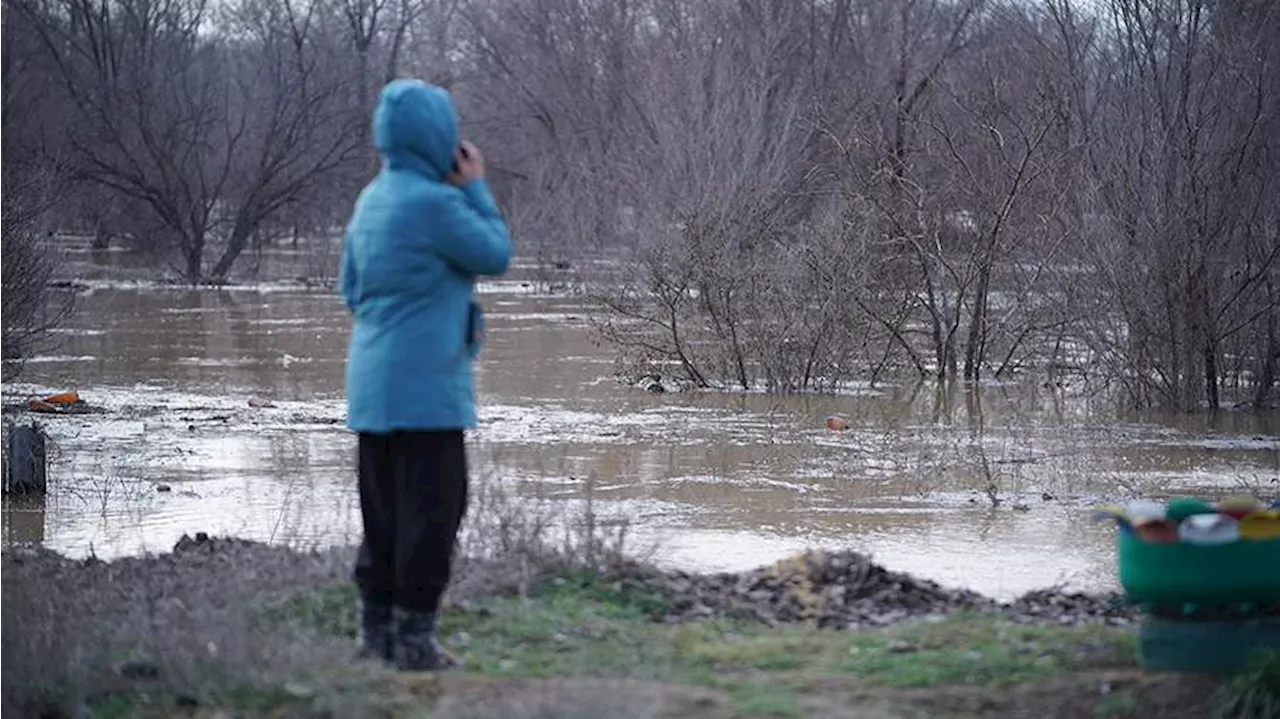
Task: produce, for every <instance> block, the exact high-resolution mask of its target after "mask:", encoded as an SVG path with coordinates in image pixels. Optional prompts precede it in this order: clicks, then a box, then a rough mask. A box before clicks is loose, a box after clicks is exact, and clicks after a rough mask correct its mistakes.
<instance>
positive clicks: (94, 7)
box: [21, 0, 358, 282]
mask: <svg viewBox="0 0 1280 719" xmlns="http://www.w3.org/2000/svg"><path fill="white" fill-rule="evenodd" d="M21 7H22V9H23V10H24V12H25V14H26V17H27V18H28V19H29V20H30V21H31V22H32V23H33V25H34V26H35V27H36V28H37V31H38V33H39V36H40V38H41V39H42V40H43V45H44V48H45V51H46V57H47V59H48V60H50V61H51V62H52V63H53V64H54V66H55V67H56V68H57V73H58V76H59V79H60V80H61V82H62V85H63V87H64V88H65V90H66V94H67V97H68V99H69V102H70V103H71V106H72V107H73V108H74V113H75V116H74V119H73V123H72V126H71V131H70V133H69V143H70V147H71V148H72V149H73V150H74V151H75V153H76V157H77V159H78V161H79V163H80V164H81V166H82V167H83V172H84V174H85V175H86V176H87V177H89V178H91V179H92V180H93V181H95V182H97V183H99V184H101V185H103V186H105V187H107V188H109V189H110V190H112V191H114V192H116V193H118V194H119V195H121V196H123V197H129V198H133V199H135V200H137V201H139V202H140V203H142V205H143V206H144V207H145V208H146V209H147V210H148V214H149V215H150V216H151V217H152V218H153V219H154V223H153V228H154V231H153V236H152V237H151V238H149V239H151V240H153V241H154V242H158V243H160V244H161V245H162V246H165V247H173V248H174V249H176V250H177V251H178V254H179V256H180V258H181V263H180V270H181V272H182V274H183V276H184V277H185V278H186V279H187V280H188V281H191V282H199V281H201V280H203V279H205V278H206V277H209V276H211V277H213V278H214V279H218V280H221V279H223V278H225V277H226V275H227V274H228V273H229V272H230V270H231V268H232V266H233V264H234V262H235V260H236V258H237V257H238V256H239V254H240V253H241V252H242V251H243V250H244V248H245V246H246V244H247V240H248V238H249V237H250V236H251V235H252V233H253V232H254V230H255V229H256V228H257V226H258V225H259V224H260V223H261V222H262V221H263V220H264V219H266V218H267V217H269V216H270V215H271V214H272V213H274V212H275V211H277V210H279V209H280V208H281V207H282V206H284V205H285V204H288V203H289V202H292V201H294V200H295V199H296V198H297V197H298V196H299V195H301V194H302V192H303V190H305V188H306V187H307V186H308V185H309V184H311V183H315V182H318V181H321V180H322V179H323V178H324V177H325V176H326V175H327V174H328V173H330V172H331V171H333V170H334V169H336V168H338V167H340V166H342V165H343V163H345V162H346V161H347V160H348V159H349V158H350V157H351V154H352V151H353V149H354V147H356V146H357V143H358V133H354V132H352V129H353V127H354V122H355V115H354V114H353V108H352V106H351V104H350V103H349V102H348V101H347V100H346V99H345V98H344V97H343V93H342V92H341V90H342V89H343V88H344V87H345V86H346V84H347V83H348V77H349V76H348V74H347V73H345V72H343V69H342V65H341V63H340V58H339V57H335V55H334V53H333V51H332V50H333V48H332V47H331V46H329V45H328V44H327V43H326V41H325V39H324V38H322V37H319V35H320V34H321V33H320V31H317V30H316V29H315V25H313V24H310V23H306V22H301V23H300V22H298V18H297V16H296V15H294V14H290V12H289V9H290V6H288V5H287V4H285V5H283V6H282V5H281V4H279V3H275V4H273V3H257V4H245V5H242V6H240V7H237V8H231V9H229V11H227V12H225V13H223V15H224V17H222V18H214V17H212V14H213V13H211V12H210V11H209V9H208V8H207V7H206V5H205V4H204V3H203V0H164V1H163V2H158V3H157V2H151V1H150V0H118V1H116V2H110V3H102V4H93V3H88V2H85V1H84V0H58V1H57V2H54V3H51V4H49V5H47V6H46V5H38V4H36V3H35V2H26V3H23V4H22V5H21ZM218 20H221V22H219V21H218ZM353 135H354V136H355V137H353ZM210 250H212V251H214V252H215V253H216V257H217V259H216V261H215V262H214V263H213V265H212V267H211V268H209V269H208V271H207V273H206V265H205V262H206V259H207V257H206V256H207V254H209V251H210Z"/></svg>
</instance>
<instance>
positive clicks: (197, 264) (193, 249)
mask: <svg viewBox="0 0 1280 719" xmlns="http://www.w3.org/2000/svg"><path fill="white" fill-rule="evenodd" d="M184 254H185V255H186V257H185V258H184V259H186V261H187V267H186V280H187V282H190V283H191V284H193V285H195V284H199V283H200V280H202V279H204V237H199V238H194V239H192V240H191V242H190V243H188V244H187V246H186V252H185V253H184Z"/></svg>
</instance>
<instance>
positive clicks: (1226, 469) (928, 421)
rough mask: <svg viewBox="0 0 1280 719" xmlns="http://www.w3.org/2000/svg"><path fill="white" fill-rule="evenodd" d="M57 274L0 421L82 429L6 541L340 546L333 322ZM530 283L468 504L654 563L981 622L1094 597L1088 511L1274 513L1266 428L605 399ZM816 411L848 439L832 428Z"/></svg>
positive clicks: (927, 395) (585, 325)
mask: <svg viewBox="0 0 1280 719" xmlns="http://www.w3.org/2000/svg"><path fill="white" fill-rule="evenodd" d="M69 257H70V259H71V264H70V265H69V267H70V270H69V271H70V272H71V274H73V275H75V276H77V277H79V278H87V280H88V281H87V284H86V287H87V289H85V290H84V291H82V292H81V293H80V295H79V297H78V300H77V311H76V313H75V314H74V315H73V316H72V317H71V319H70V320H69V321H68V322H67V323H66V325H65V326H64V328H63V329H62V330H61V331H60V333H59V336H58V340H59V342H58V344H57V345H56V346H55V347H52V348H50V349H49V350H48V351H47V353H46V354H44V355H42V356H40V357H38V358H36V360H35V361H33V362H31V363H30V364H28V366H27V368H26V372H25V373H24V374H23V376H22V377H21V378H20V379H19V381H17V382H15V383H8V384H6V385H5V387H4V401H5V403H6V404H9V403H14V402H19V401H21V400H24V399H26V398H27V397H30V396H33V395H38V394H40V393H44V392H50V391H61V390H65V389H76V390H78V391H80V393H81V396H82V398H83V399H85V400H86V401H87V402H88V403H89V404H91V405H93V406H94V407H97V408H101V409H102V410H103V411H102V412H101V413H97V414H88V415H77V416H65V417H62V416H60V417H42V418H41V420H42V421H43V422H45V424H46V426H47V428H48V431H49V433H50V435H51V437H52V438H53V440H54V442H55V444H56V448H55V450H54V452H53V456H52V464H51V466H50V482H51V491H50V494H49V496H48V497H47V498H46V499H44V500H43V501H40V502H36V503H31V502H19V501H17V500H14V501H10V498H8V497H6V500H5V511H4V541H5V543H6V545H8V544H11V543H16V542H42V543H44V544H45V545H46V546H49V547H51V548H53V549H56V550H58V551H61V552H64V553H67V554H70V555H73V556H85V555H88V554H91V553H92V554H95V555H96V556H98V557H102V558H111V557H116V556H120V555H124V554H131V553H138V552H144V551H164V550H166V549H168V548H169V547H171V546H172V545H173V543H174V542H175V541H176V540H177V539H178V538H179V537H180V536H181V535H182V534H184V533H194V532H197V531H204V532H209V533H211V534H224V533H225V534H235V535H238V536H243V537H248V538H254V539H260V540H265V541H275V542H288V543H290V544H295V545H299V546H314V545H329V544H343V543H352V542H355V541H357V540H358V538H359V533H360V528H359V519H358V503H357V498H356V491H355V486H354V462H353V460H354V440H353V437H352V436H351V435H350V434H349V433H348V432H346V430H345V429H344V428H343V420H344V405H343V362H344V354H345V350H346V338H347V333H348V329H349V320H348V318H347V316H346V312H345V309H344V308H343V306H342V305H341V302H340V301H339V299H338V298H337V296H336V295H335V294H334V293H333V292H332V291H331V290H329V289H327V287H324V286H320V287H313V288H308V287H306V286H304V285H302V284H301V283H298V282H294V281H267V282H261V283H255V284H250V285H246V286H241V287H235V288H230V289H200V290H193V289H187V288H179V287H172V286H165V285H161V284H157V283H147V282H133V281H121V279H120V278H122V277H125V278H127V277H130V276H138V275H139V271H140V270H141V269H144V268H145V263H146V261H145V260H142V259H141V258H133V257H131V256H130V255H129V254H128V253H120V252H114V253H100V254H96V255H91V254H89V253H87V252H83V251H79V250H75V251H72V252H71V253H70V255H69ZM272 262H274V263H276V265H278V267H276V269H274V270H271V268H270V265H271V263H272ZM300 262H301V260H299V258H298V256H294V255H291V254H289V253H287V252H277V253H275V254H271V253H268V254H267V255H266V263H265V265H264V267H267V268H268V269H267V270H266V271H265V272H268V273H270V272H273V273H274V275H275V276H279V277H291V276H292V275H291V274H290V273H289V268H294V271H293V274H300V273H305V269H303V270H300V271H299V270H296V267H297V266H298V265H299V263H300ZM281 268H284V269H281ZM533 275H534V272H533V269H532V268H530V267H527V266H519V267H517V268H516V269H515V270H514V271H513V272H512V273H511V275H510V276H508V277H507V278H504V279H503V280H501V281H494V282H486V283H483V284H482V285H481V288H480V294H481V300H482V302H483V303H484V305H485V307H486V310H487V312H488V334H487V337H486V343H485V349H484V353H483V355H482V360H481V362H480V364H479V367H478V376H477V386H478V391H479V403H480V406H481V416H482V421H481V426H480V427H479V428H478V429H477V430H476V431H475V432H474V433H472V435H471V438H470V439H471V443H472V451H473V459H472V466H473V469H474V473H475V475H476V477H475V480H474V481H476V482H480V481H485V482H495V481H496V482H500V483H501V484H502V485H503V486H505V487H510V488H513V491H515V492H516V493H518V494H519V495H520V496H522V497H524V498H525V499H527V500H529V502H530V506H531V507H533V506H535V505H536V507H537V508H538V509H537V510H536V511H549V512H552V513H560V514H561V515H562V516H575V513H580V512H581V511H582V508H583V506H584V504H585V502H586V501H587V500H588V498H589V499H590V501H591V503H592V506H593V507H594V509H595V511H596V512H597V513H598V514H599V515H601V516H602V517H605V518H614V519H620V520H625V521H626V522H627V523H628V525H629V533H630V536H631V538H632V541H633V542H634V543H635V544H634V545H633V546H635V547H636V548H649V549H651V551H652V552H653V557H654V558H655V560H656V561H659V562H661V563H665V564H669V565H675V566H682V567H687V568H692V569H702V570H721V569H742V568H747V567H753V566H757V565H759V564H763V563H767V562H770V561H773V560H775V559H778V558H781V557H782V556H785V555H787V554H790V553H793V552H796V551H799V550H802V549H805V548H811V547H821V548H837V547H840V548H855V549H858V550H862V551H865V552H869V553H870V554H872V555H873V556H874V557H875V559H876V560H877V561H879V562H880V563H882V564H884V565H886V566H888V567H890V568H892V569H899V570H904V571H909V572H912V573H915V574H918V575H921V576H924V577H927V578H931V579H934V580H937V581H939V582H942V583H944V584H947V585H954V586H966V587H969V588H972V589H975V590H978V591H981V592H984V593H987V594H990V595H993V596H996V597H1000V598H1009V597H1011V596H1013V595H1016V594H1019V593H1021V592H1024V591H1027V590H1030V589H1036V588H1043V587H1047V586H1049V585H1053V584H1065V585H1066V586H1068V587H1071V588H1079V589H1085V590H1107V589H1111V588H1114V587H1115V579H1114V573H1115V564H1114V558H1113V553H1112V541H1113V536H1112V535H1113V531H1112V530H1111V529H1109V528H1108V527H1107V526H1104V525H1099V524H1095V523H1094V522H1092V521H1091V520H1090V510H1091V508H1093V507H1094V506H1096V505H1097V504H1100V503H1103V502H1106V501H1111V500H1116V499H1123V498H1126V497H1131V496H1136V495H1149V496H1150V495H1158V496H1164V495H1170V494H1174V493H1181V492H1195V493H1199V494H1202V495H1206V496H1218V495H1222V494H1230V493H1233V492H1236V491H1240V490H1246V491H1260V492H1263V493H1266V494H1275V493H1280V483H1278V481H1277V477H1280V415H1278V414H1277V413H1275V412H1272V413H1261V414H1249V413H1243V412H1228V413H1223V414H1221V415H1219V416H1217V417H1214V418H1210V417H1209V416H1207V415H1197V416H1183V417H1160V416H1146V417H1132V416H1130V417H1126V416H1123V415H1119V414H1117V413H1116V412H1114V410H1112V409H1110V408H1109V406H1108V405H1107V404H1106V403H1105V402H1103V401H1101V400H1098V399H1089V398H1082V397H1072V396H1071V388H1070V387H1068V388H1066V389H1054V390H1052V391H1051V390H1049V389H1045V388H1043V387H1040V386H1038V385H1036V384H1034V383H1031V384H1026V385H1017V384H1012V385H988V386H983V387H982V388H980V389H978V390H976V391H965V390H964V389H959V390H956V391H953V392H951V393H949V394H948V393H941V394H940V393H939V392H937V391H935V389H934V388H933V387H932V386H931V385H922V386H886V387H878V388H875V389H860V390H850V391H848V392H846V393H844V394H840V395H837V396H829V397H815V396H809V397H793V398H781V397H775V396H769V395H765V394H762V393H742V392H737V393H729V392H725V393H722V392H668V393H662V394H656V393H651V392H648V391H645V390H644V389H642V388H637V387H633V386H630V385H628V384H627V383H625V382H622V381H620V380H619V379H617V378H616V377H615V365H614V358H613V356H612V354H611V352H610V349H609V348H608V347H602V346H598V344H597V343H596V341H595V338H594V336H593V333H592V330H591V323H590V316H591V312H592V308H591V306H590V305H589V304H588V303H587V302H586V301H585V300H584V299H581V298H579V297H575V296H572V295H569V294H554V293H551V292H548V291H544V290H545V289H546V286H545V285H542V284H539V283H537V282H534V281H532V277H533ZM251 399H254V400H255V402H254V404H260V403H259V402H257V401H256V400H258V399H266V400H270V402H271V403H272V404H273V406H271V407H257V408H255V407H253V406H250V400H251ZM831 414H839V415H841V416H843V417H846V418H848V420H849V422H850V425H851V427H850V429H849V430H848V431H845V432H838V433H837V432H832V431H829V430H827V429H826V428H825V427H824V418H825V417H827V416H828V415H831ZM530 511H535V510H533V509H531V510H530Z"/></svg>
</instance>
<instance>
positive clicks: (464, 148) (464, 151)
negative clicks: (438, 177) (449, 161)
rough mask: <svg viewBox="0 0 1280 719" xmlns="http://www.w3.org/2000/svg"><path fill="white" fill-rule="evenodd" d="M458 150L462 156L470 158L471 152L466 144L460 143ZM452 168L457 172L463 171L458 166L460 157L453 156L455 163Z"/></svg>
mask: <svg viewBox="0 0 1280 719" xmlns="http://www.w3.org/2000/svg"><path fill="white" fill-rule="evenodd" d="M458 152H460V153H462V156H463V157H466V158H468V159H469V158H470V157H471V153H469V152H467V146H466V145H458ZM450 169H451V171H452V172H454V173H455V174H456V173H458V172H461V169H460V168H459V167H458V158H456V157H455V158H453V165H452V166H451V167H450Z"/></svg>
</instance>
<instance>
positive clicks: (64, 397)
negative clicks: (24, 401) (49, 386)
mask: <svg viewBox="0 0 1280 719" xmlns="http://www.w3.org/2000/svg"><path fill="white" fill-rule="evenodd" d="M44 401H45V402H48V403H49V404H80V393H78V392H74V391H73V392H60V393H58V394H51V395H49V396H48V397H45V398H44Z"/></svg>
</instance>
